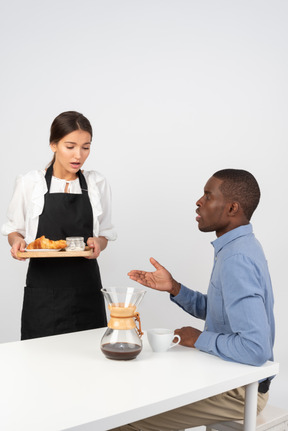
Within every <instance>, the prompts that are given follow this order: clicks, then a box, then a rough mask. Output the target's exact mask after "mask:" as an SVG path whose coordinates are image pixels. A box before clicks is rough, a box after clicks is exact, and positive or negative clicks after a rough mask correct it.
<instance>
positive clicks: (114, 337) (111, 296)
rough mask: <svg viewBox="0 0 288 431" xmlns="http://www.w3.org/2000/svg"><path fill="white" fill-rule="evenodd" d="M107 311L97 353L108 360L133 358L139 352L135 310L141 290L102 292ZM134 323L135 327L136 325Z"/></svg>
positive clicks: (137, 319)
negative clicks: (106, 320) (99, 348)
mask: <svg viewBox="0 0 288 431" xmlns="http://www.w3.org/2000/svg"><path fill="white" fill-rule="evenodd" d="M102 293H103V295H104V297H105V299H106V301H107V304H108V309H109V311H110V320H109V322H108V328H107V330H106V332H105V334H104V335H103V337H102V340H101V350H102V352H103V353H104V355H105V356H106V357H107V358H108V359H116V360H125V361H126V360H128V359H134V358H136V356H137V355H139V353H140V352H141V350H142V341H141V336H142V335H143V332H142V331H141V321H140V317H139V313H138V312H137V311H136V309H137V307H138V305H139V303H140V302H141V300H142V298H143V296H144V294H145V293H146V292H145V290H142V289H137V288H133V287H127V288H117V287H110V288H107V289H106V288H104V289H102ZM137 324H138V326H137Z"/></svg>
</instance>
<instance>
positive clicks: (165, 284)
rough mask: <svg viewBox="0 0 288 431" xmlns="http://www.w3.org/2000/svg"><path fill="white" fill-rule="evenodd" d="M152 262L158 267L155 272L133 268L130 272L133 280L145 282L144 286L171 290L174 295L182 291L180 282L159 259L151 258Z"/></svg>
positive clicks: (166, 290)
mask: <svg viewBox="0 0 288 431" xmlns="http://www.w3.org/2000/svg"><path fill="white" fill-rule="evenodd" d="M150 262H151V263H152V265H153V266H154V267H155V268H156V271H154V272H146V271H139V270H133V271H130V272H129V273H128V276H129V277H130V278H131V280H134V281H137V283H140V284H143V286H146V287H150V288H151V289H155V290H161V291H162V292H169V293H171V294H172V295H174V296H176V295H178V293H179V291H180V283H178V282H177V281H176V280H174V278H173V277H172V275H171V274H170V272H168V271H167V269H165V268H164V266H162V265H160V263H159V262H157V260H155V259H153V257H151V258H150Z"/></svg>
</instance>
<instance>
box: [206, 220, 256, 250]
mask: <svg viewBox="0 0 288 431" xmlns="http://www.w3.org/2000/svg"><path fill="white" fill-rule="evenodd" d="M252 232H253V228H252V224H251V223H249V224H245V225H243V226H239V227H236V228H235V229H232V230H230V231H229V232H227V233H224V235H221V236H220V237H219V238H217V239H215V240H214V241H212V242H211V244H212V245H213V247H214V250H215V253H216V254H217V253H219V251H220V250H221V249H222V248H223V247H224V246H225V245H226V244H228V243H229V242H231V241H234V239H236V238H239V237H240V236H244V235H249V234H250V233H252Z"/></svg>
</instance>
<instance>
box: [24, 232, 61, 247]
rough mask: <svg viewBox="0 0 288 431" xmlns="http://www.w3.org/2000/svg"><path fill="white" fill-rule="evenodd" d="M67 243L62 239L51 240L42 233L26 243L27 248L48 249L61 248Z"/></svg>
mask: <svg viewBox="0 0 288 431" xmlns="http://www.w3.org/2000/svg"><path fill="white" fill-rule="evenodd" d="M66 245H67V243H66V241H65V240H64V239H60V240H59V241H52V239H48V238H45V236H44V235H42V236H40V238H36V239H35V241H32V242H30V244H28V245H27V247H26V249H27V250H37V249H38V250H39V249H46V250H47V249H49V250H59V249H61V248H65V247H66Z"/></svg>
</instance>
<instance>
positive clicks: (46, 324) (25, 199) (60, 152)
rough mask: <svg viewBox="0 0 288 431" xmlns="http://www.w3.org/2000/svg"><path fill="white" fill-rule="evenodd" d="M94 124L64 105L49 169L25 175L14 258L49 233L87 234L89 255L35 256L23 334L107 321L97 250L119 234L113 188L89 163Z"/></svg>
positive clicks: (10, 225) (12, 210)
mask: <svg viewBox="0 0 288 431" xmlns="http://www.w3.org/2000/svg"><path fill="white" fill-rule="evenodd" d="M91 140H92V127H91V124H90V122H89V121H88V120H87V118H85V117H84V116H83V115H82V114H80V113H78V112H75V111H68V112H63V113H62V114H60V115H58V116H57V117H56V118H55V120H54V121H53V123H52V125H51V134H50V147H51V150H52V151H53V153H54V157H53V160H52V162H51V163H50V165H49V166H48V168H47V169H46V170H38V171H31V172H29V173H27V174H26V175H23V176H20V177H19V178H18V179H17V182H16V187H15V190H14V194H13V197H12V201H11V203H10V206H9V209H8V220H7V222H6V223H5V224H4V225H3V226H2V233H3V234H4V235H8V241H9V244H10V245H11V254H12V256H13V258H14V259H18V260H23V259H21V258H18V257H17V252H18V251H24V250H25V247H26V245H27V244H29V243H30V242H32V241H34V240H35V238H38V237H40V236H42V235H45V236H46V238H49V239H52V240H55V241H56V240H60V239H65V238H66V237H69V236H82V237H84V241H85V242H86V243H87V245H88V246H89V247H90V248H91V249H93V254H92V255H91V256H89V258H83V257H73V258H69V257H61V259H60V258H33V259H30V262H29V267H28V272H27V278H26V287H25V292H24V301H23V310H22V319H21V320H22V321H21V339H22V340H25V339H29V338H36V337H44V336H48V335H56V334H63V333H67V332H74V331H81V330H86V329H93V328H99V327H103V326H106V323H107V322H106V314H105V306H104V300H103V296H102V293H101V291H100V290H101V288H102V285H101V278H100V273H99V268H98V263H97V260H96V259H97V257H98V256H99V255H100V253H101V251H102V250H104V249H105V248H106V246H107V242H108V240H115V239H116V233H115V231H114V229H113V226H112V224H111V194H110V188H109V185H108V184H107V182H106V180H105V178H103V176H102V175H100V174H99V173H98V172H96V171H82V170H81V168H82V166H83V164H84V162H85V161H86V159H87V157H88V156H89V153H90V147H91Z"/></svg>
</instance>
